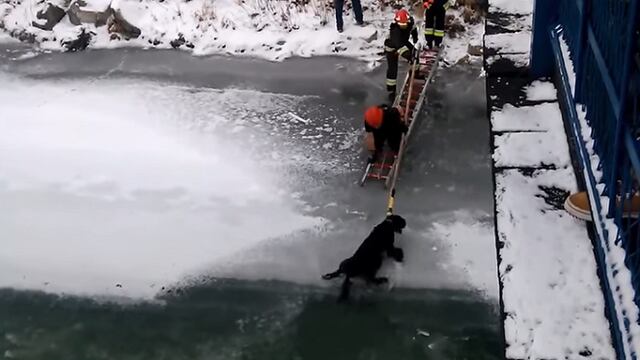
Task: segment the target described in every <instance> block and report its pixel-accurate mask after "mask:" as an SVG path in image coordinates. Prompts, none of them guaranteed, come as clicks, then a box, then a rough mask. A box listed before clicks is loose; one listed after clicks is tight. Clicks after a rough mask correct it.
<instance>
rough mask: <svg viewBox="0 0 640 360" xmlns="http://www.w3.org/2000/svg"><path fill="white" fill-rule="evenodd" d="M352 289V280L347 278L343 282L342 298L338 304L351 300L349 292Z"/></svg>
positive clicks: (340, 297)
mask: <svg viewBox="0 0 640 360" xmlns="http://www.w3.org/2000/svg"><path fill="white" fill-rule="evenodd" d="M350 289H351V280H350V279H349V277H348V276H347V277H346V278H345V279H344V281H343V282H342V288H341V289H340V296H339V297H338V302H343V301H347V300H348V299H349V290H350Z"/></svg>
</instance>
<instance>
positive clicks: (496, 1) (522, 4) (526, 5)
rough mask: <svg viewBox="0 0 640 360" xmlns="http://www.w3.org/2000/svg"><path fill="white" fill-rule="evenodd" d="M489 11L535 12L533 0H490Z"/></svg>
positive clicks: (508, 12)
mask: <svg viewBox="0 0 640 360" xmlns="http://www.w3.org/2000/svg"><path fill="white" fill-rule="evenodd" d="M489 12H502V13H507V14H518V15H527V14H531V13H532V12H533V0H489Z"/></svg>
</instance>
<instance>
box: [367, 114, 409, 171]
mask: <svg viewBox="0 0 640 360" xmlns="http://www.w3.org/2000/svg"><path fill="white" fill-rule="evenodd" d="M364 129H365V131H366V132H367V133H368V134H367V135H369V134H372V136H373V144H374V146H373V149H369V150H372V151H373V154H372V156H371V157H370V158H369V162H375V161H376V160H377V157H378V155H380V154H381V153H382V152H383V150H384V144H385V142H386V143H387V144H389V147H390V148H391V150H392V151H393V152H394V153H396V154H397V153H398V151H400V141H401V140H402V135H403V134H405V133H406V132H407V130H408V127H407V125H406V124H405V122H404V119H403V111H402V109H401V108H400V107H390V106H388V105H385V104H382V105H375V106H371V107H369V108H368V109H367V110H366V111H365V113H364Z"/></svg>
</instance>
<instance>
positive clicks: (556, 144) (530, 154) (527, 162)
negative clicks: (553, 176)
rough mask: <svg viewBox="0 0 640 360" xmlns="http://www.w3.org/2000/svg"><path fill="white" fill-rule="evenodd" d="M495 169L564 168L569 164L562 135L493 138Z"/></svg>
mask: <svg viewBox="0 0 640 360" xmlns="http://www.w3.org/2000/svg"><path fill="white" fill-rule="evenodd" d="M494 143H495V146H496V149H495V151H494V153H493V160H494V162H495V165H496V166H497V167H540V166H549V165H556V166H566V165H568V164H569V163H570V157H569V147H568V145H567V140H566V137H565V135H564V133H557V132H517V133H506V134H501V135H498V136H496V137H495V140H494Z"/></svg>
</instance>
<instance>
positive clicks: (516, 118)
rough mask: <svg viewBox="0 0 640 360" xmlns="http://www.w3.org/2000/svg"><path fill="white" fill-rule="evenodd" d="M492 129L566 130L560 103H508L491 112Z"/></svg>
mask: <svg viewBox="0 0 640 360" xmlns="http://www.w3.org/2000/svg"><path fill="white" fill-rule="evenodd" d="M491 126H492V128H491V130H492V131H550V130H551V131H553V132H557V131H560V132H564V129H563V125H562V113H561V112H560V107H559V106H558V103H544V104H540V105H535V106H522V107H515V106H513V105H511V104H506V105H505V106H504V107H503V108H502V109H501V110H498V111H493V112H491Z"/></svg>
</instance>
